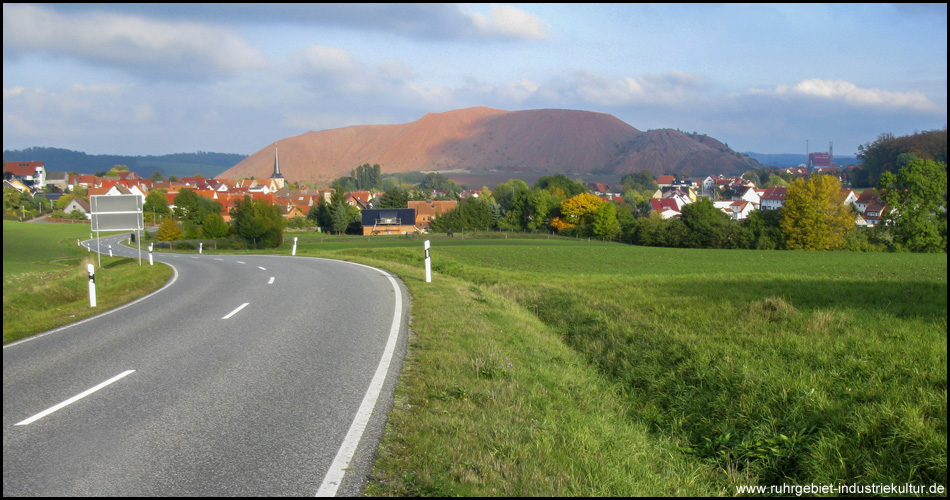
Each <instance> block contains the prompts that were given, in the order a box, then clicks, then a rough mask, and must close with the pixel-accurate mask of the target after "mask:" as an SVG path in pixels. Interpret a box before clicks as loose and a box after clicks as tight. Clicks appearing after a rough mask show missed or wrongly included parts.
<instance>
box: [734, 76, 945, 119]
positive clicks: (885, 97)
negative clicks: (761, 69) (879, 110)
mask: <svg viewBox="0 0 950 500" xmlns="http://www.w3.org/2000/svg"><path fill="white" fill-rule="evenodd" d="M750 93H756V94H768V93H770V92H768V91H763V90H757V89H753V90H751V91H750ZM773 93H774V94H775V95H779V96H784V95H792V96H804V97H814V98H821V99H829V100H833V101H841V102H845V103H848V104H851V105H853V106H858V107H884V108H905V109H912V110H915V111H937V110H938V109H939V108H938V107H937V105H936V104H934V103H933V102H932V101H931V100H930V99H928V98H927V97H926V96H925V95H924V93H923V92H891V91H887V90H881V89H876V88H872V89H865V88H861V87H858V86H857V85H855V84H853V83H851V82H847V81H844V80H821V79H818V78H812V79H810V80H803V81H801V82H799V83H798V84H796V85H794V86H789V85H779V86H777V87H776V88H775V90H774V92H773Z"/></svg>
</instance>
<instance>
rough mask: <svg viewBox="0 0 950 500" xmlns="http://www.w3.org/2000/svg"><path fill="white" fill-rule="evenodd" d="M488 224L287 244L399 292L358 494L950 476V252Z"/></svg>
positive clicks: (672, 489) (699, 487)
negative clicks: (623, 239)
mask: <svg viewBox="0 0 950 500" xmlns="http://www.w3.org/2000/svg"><path fill="white" fill-rule="evenodd" d="M463 236H464V235H463ZM493 236H494V237H493V238H492V239H473V238H465V239H462V238H458V237H457V238H453V239H447V238H444V237H442V238H433V239H432V241H433V245H432V251H431V255H432V261H433V268H434V271H435V277H434V279H433V283H431V284H426V283H424V282H423V281H422V280H421V276H420V272H421V268H422V263H423V253H422V241H421V240H406V239H405V238H390V239H382V238H378V239H373V240H368V239H361V240H360V239H338V240H331V239H330V238H328V237H322V240H323V241H322V242H321V241H320V239H313V238H314V237H313V236H308V237H306V238H304V237H302V238H301V240H300V245H301V246H300V250H298V252H303V254H320V255H327V256H333V257H336V258H347V259H353V260H359V261H363V262H367V263H373V264H375V265H380V266H382V267H387V268H390V269H393V270H394V271H396V272H397V273H399V274H400V276H401V277H403V279H404V280H405V281H406V282H407V284H408V286H409V288H410V293H411V294H412V296H413V309H412V316H413V330H414V332H415V337H414V340H413V341H412V343H411V344H410V351H411V352H410V357H409V360H408V361H407V364H408V365H407V367H406V369H405V370H404V375H403V380H402V382H401V385H400V389H399V394H398V396H397V397H398V402H399V403H400V404H399V405H397V409H396V410H395V411H394V412H393V415H392V416H391V424H390V425H391V427H390V432H389V434H388V435H387V438H386V444H385V445H384V447H383V449H382V450H381V452H380V459H379V461H378V463H377V465H378V470H377V473H376V475H377V476H378V477H379V478H380V480H379V481H378V482H377V483H373V484H371V485H370V487H369V489H368V490H367V492H368V493H369V494H380V495H389V494H394V495H406V494H426V495H428V494H439V495H446V496H450V495H456V494H460V495H526V496H535V495H549V494H550V495H597V496H600V495H610V496H619V495H644V494H648V495H687V494H698V495H704V494H705V495H732V494H736V487H737V486H743V485H781V484H783V483H787V484H809V483H822V484H835V485H838V484H864V485H872V484H880V483H890V482H894V483H901V484H903V483H904V482H908V483H911V484H918V485H920V484H922V485H926V486H928V487H929V486H930V485H932V484H942V485H946V457H947V451H946V444H947V434H946V407H947V400H946V379H947V341H946V331H947V327H946V325H947V309H946V303H947V282H946V280H947V260H946V255H915V254H884V253H877V254H856V253H836V252H784V251H717V250H686V249H663V248H643V247H633V246H628V245H620V244H604V243H588V242H586V241H574V240H565V239H552V240H548V239H546V238H543V237H542V238H536V239H523V240H514V239H509V240H505V239H502V238H500V235H497V234H496V235H493ZM316 238H321V237H319V236H317V237H316ZM289 241H292V238H290V240H289ZM311 242H312V243H311ZM559 447H564V448H566V450H560V448H559ZM478 464H485V465H478ZM529 464H530V465H529ZM545 478H546V479H545Z"/></svg>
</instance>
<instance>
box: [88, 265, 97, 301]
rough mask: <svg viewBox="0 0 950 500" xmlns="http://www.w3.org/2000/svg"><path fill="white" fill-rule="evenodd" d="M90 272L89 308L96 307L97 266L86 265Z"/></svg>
mask: <svg viewBox="0 0 950 500" xmlns="http://www.w3.org/2000/svg"><path fill="white" fill-rule="evenodd" d="M86 271H88V272H89V307H96V266H93V265H92V264H86Z"/></svg>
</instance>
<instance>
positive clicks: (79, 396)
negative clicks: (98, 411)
mask: <svg viewBox="0 0 950 500" xmlns="http://www.w3.org/2000/svg"><path fill="white" fill-rule="evenodd" d="M134 371H135V370H126V371H124V372H122V373H120V374H118V375H116V376H115V377H112V378H110V379H109V380H106V381H105V382H103V383H101V384H99V385H97V386H95V387H93V388H92V389H88V390H86V391H83V392H81V393H79V394H77V395H75V396H73V397H71V398H69V399H67V400H66V401H63V402H62V403H60V404H58V405H56V406H53V407H50V408H48V409H46V410H43V411H41V412H39V413H37V414H36V415H33V416H32V417H30V418H28V419H26V420H24V421H22V422H19V423H16V424H13V425H29V424H31V423H33V422H35V421H37V420H39V419H41V418H43V417H45V416H47V415H49V414H50V413H53V412H54V411H56V410H59V409H62V408H63V407H64V406H67V405H71V404H73V403H75V402H76V401H79V400H80V399H82V398H84V397H86V396H88V395H90V394H92V393H94V392H96V391H98V390H99V389H102V388H103V387H105V386H107V385H109V384H111V383H113V382H116V381H118V380H119V379H121V378H122V377H125V376H126V375H128V374H130V373H132V372H134Z"/></svg>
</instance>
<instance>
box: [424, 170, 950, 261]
mask: <svg viewBox="0 0 950 500" xmlns="http://www.w3.org/2000/svg"><path fill="white" fill-rule="evenodd" d="M897 167H898V170H897V173H890V172H886V173H885V174H883V175H882V178H881V179H880V182H879V186H878V194H879V196H880V197H881V199H883V200H884V201H886V202H887V204H888V206H889V207H890V212H889V216H888V222H887V223H886V224H880V225H877V226H874V227H858V226H856V225H855V220H856V217H857V215H858V214H857V213H856V212H855V210H854V208H853V207H852V206H851V205H849V204H846V203H844V195H843V193H842V190H841V182H840V181H839V180H838V179H837V178H836V177H834V176H831V175H812V176H810V177H808V178H807V179H806V178H801V177H799V178H796V179H793V180H792V182H791V183H790V184H789V186H788V191H787V196H786V198H785V202H784V206H783V207H782V208H781V209H779V210H773V211H761V210H754V211H752V212H751V214H750V215H749V217H748V218H746V219H744V220H741V221H737V220H733V219H732V218H731V217H730V216H728V215H727V214H725V213H724V212H723V211H721V210H719V209H718V208H716V207H715V205H714V203H713V201H712V200H711V199H709V198H705V197H703V198H700V199H699V200H698V201H696V202H694V203H689V204H686V205H683V206H682V208H681V216H680V217H677V218H670V219H663V218H662V217H661V216H659V215H658V214H656V213H655V212H650V211H649V210H647V211H644V210H643V203H644V201H643V199H642V197H643V196H644V194H645V193H646V192H648V191H650V189H652V188H653V187H655V185H654V186H650V185H649V184H647V185H645V186H644V185H639V186H636V187H635V182H636V181H637V179H636V178H635V177H633V176H628V177H625V178H624V179H623V181H624V193H625V194H624V197H623V201H621V202H613V201H604V200H602V199H601V198H599V197H597V196H594V195H592V194H590V193H588V192H587V189H586V188H585V187H584V185H583V184H582V183H581V182H580V181H572V180H570V179H568V178H567V177H566V176H563V175H556V176H549V177H542V178H541V179H539V180H538V182H537V183H535V185H534V186H533V187H531V188H528V186H527V184H526V183H525V182H524V181H521V180H518V179H511V180H508V181H506V182H505V183H502V184H499V185H498V186H496V188H495V190H494V192H493V195H492V196H491V197H479V198H468V199H466V200H463V201H462V202H461V203H460V204H459V206H458V208H457V209H456V210H454V211H452V212H449V213H447V214H444V215H442V216H440V217H439V218H437V219H436V220H435V221H433V223H432V230H433V231H436V232H447V231H453V232H457V231H466V230H501V231H519V232H550V233H556V234H559V235H563V236H570V237H583V238H596V239H601V240H611V241H620V242H624V243H630V244H634V245H645V246H662V247H680V248H723V249H789V250H852V251H913V252H941V251H943V252H946V248H947V212H946V199H947V174H946V171H947V167H946V162H937V161H934V160H931V159H922V158H918V157H916V156H914V155H911V154H904V155H901V156H900V158H899V159H898V161H897ZM644 174H645V173H644ZM641 182H642V180H641ZM651 182H652V178H651ZM637 188H640V189H639V190H638V189H637Z"/></svg>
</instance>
